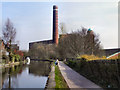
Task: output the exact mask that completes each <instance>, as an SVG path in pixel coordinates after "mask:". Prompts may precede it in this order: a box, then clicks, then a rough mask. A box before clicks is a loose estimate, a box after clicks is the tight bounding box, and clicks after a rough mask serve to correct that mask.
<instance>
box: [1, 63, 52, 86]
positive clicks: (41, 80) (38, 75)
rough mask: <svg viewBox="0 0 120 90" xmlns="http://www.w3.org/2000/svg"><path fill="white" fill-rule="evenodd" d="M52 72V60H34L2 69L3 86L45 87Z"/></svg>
mask: <svg viewBox="0 0 120 90" xmlns="http://www.w3.org/2000/svg"><path fill="white" fill-rule="evenodd" d="M49 72H50V62H48V61H32V62H31V63H30V65H18V66H12V67H11V68H3V69H2V88H45V86H46V82H47V79H48V75H49Z"/></svg>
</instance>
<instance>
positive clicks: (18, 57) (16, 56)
mask: <svg viewBox="0 0 120 90" xmlns="http://www.w3.org/2000/svg"><path fill="white" fill-rule="evenodd" d="M15 59H16V61H17V62H18V61H19V60H20V56H19V55H17V54H16V55H15Z"/></svg>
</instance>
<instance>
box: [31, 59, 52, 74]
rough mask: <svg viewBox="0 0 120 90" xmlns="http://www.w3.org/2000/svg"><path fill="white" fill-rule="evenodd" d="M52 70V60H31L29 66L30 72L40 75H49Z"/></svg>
mask: <svg viewBox="0 0 120 90" xmlns="http://www.w3.org/2000/svg"><path fill="white" fill-rule="evenodd" d="M49 72H50V62H47V61H38V62H31V66H30V67H29V73H30V74H33V75H35V76H36V75H38V76H48V74H49Z"/></svg>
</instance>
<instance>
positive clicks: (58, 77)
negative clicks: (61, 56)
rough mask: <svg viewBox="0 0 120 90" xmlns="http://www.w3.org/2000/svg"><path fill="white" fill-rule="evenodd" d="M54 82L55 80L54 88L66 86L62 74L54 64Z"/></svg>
mask: <svg viewBox="0 0 120 90" xmlns="http://www.w3.org/2000/svg"><path fill="white" fill-rule="evenodd" d="M55 82H56V86H55V88H56V89H58V88H68V86H67V84H66V82H65V81H64V78H63V76H62V75H61V72H60V70H59V67H58V66H55Z"/></svg>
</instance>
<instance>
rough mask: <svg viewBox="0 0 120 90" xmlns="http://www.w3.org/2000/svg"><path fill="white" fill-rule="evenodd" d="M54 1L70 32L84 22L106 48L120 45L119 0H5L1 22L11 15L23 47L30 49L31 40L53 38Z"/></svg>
mask: <svg viewBox="0 0 120 90" xmlns="http://www.w3.org/2000/svg"><path fill="white" fill-rule="evenodd" d="M53 5H57V6H58V22H59V23H61V22H63V23H65V25H66V30H67V32H68V33H70V32H71V31H72V30H77V29H81V26H83V27H85V28H92V29H93V31H94V32H95V33H97V34H99V35H100V40H101V44H102V46H103V47H104V48H117V47H118V2H2V6H1V4H0V7H2V8H0V9H2V16H1V14H0V17H2V23H1V22H0V26H2V24H3V25H4V23H5V21H6V20H7V18H10V20H11V21H12V22H13V24H14V26H15V28H16V29H17V36H16V37H17V38H16V41H19V45H20V49H22V50H23V49H24V50H28V48H29V42H34V41H42V40H49V39H52V22H53V21H52V19H53ZM0 30H1V29H0ZM0 32H1V31H0ZM0 35H2V32H1V33H0Z"/></svg>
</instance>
